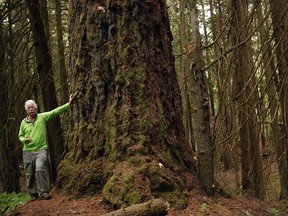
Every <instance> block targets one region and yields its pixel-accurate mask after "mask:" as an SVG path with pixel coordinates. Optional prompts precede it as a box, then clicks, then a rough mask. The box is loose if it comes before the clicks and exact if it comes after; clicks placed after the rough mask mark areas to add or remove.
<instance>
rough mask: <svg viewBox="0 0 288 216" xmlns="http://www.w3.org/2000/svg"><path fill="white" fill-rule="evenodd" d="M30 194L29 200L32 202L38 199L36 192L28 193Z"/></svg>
mask: <svg viewBox="0 0 288 216" xmlns="http://www.w3.org/2000/svg"><path fill="white" fill-rule="evenodd" d="M30 196H31V198H30V200H29V202H33V201H35V200H37V199H38V194H30Z"/></svg>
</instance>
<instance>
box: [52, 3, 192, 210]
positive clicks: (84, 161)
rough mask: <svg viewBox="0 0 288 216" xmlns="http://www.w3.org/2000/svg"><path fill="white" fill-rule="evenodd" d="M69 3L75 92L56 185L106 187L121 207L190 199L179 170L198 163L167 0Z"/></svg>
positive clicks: (85, 189) (79, 189) (77, 189)
mask: <svg viewBox="0 0 288 216" xmlns="http://www.w3.org/2000/svg"><path fill="white" fill-rule="evenodd" d="M70 6H71V11H70V14H71V23H70V26H71V29H70V31H71V38H70V44H71V53H70V54H71V55H70V56H71V59H70V65H71V82H72V87H73V92H75V93H76V97H75V100H74V102H73V104H72V114H73V121H74V122H73V125H72V132H73V133H71V134H70V138H69V152H68V154H67V156H66V158H65V160H63V161H62V163H61V166H60V172H59V178H58V180H57V184H56V186H57V188H59V189H64V190H65V191H67V192H72V193H73V194H77V195H78V196H81V195H84V194H87V193H88V194H90V193H91V194H93V193H102V195H103V197H104V200H106V201H107V203H110V204H111V205H112V206H114V207H115V208H119V207H125V206H128V205H130V204H132V203H141V202H143V201H147V200H150V199H152V198H153V197H155V198H158V197H162V198H163V199H164V200H167V201H169V203H170V202H171V205H176V206H179V207H180V206H182V207H183V206H185V203H186V202H187V200H186V197H185V195H184V194H183V192H182V191H183V189H184V188H185V180H184V178H183V176H182V175H181V174H183V173H184V172H186V171H188V170H189V169H190V168H192V162H191V161H192V158H191V156H192V152H191V150H190V147H189V146H188V144H187V142H186V139H185V133H184V127H183V123H182V101H181V96H180V90H179V86H178V82H177V78H176V72H175V68H174V57H173V55H172V47H171V40H172V35H171V32H170V29H169V21H168V15H167V5H166V1H164V0H160V1H156V2H155V1H150V0H144V1H129V0H125V1H115V0H109V1H106V4H104V3H101V2H100V1H99V2H95V1H92V0H91V1H87V2H83V1H76V0H74V1H72V2H71V4H70ZM162 165H163V166H162ZM79 177H80V178H79Z"/></svg>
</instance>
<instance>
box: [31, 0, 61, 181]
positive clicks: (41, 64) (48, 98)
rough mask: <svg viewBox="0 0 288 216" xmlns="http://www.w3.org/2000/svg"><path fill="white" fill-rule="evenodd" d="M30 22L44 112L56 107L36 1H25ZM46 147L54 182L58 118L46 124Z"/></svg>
mask: <svg viewBox="0 0 288 216" xmlns="http://www.w3.org/2000/svg"><path fill="white" fill-rule="evenodd" d="M27 5H28V8H29V15H30V22H31V25H32V31H33V38H34V42H35V51H36V61H37V66H38V72H39V75H40V79H41V90H42V95H43V104H44V108H45V110H46V111H49V110H52V109H54V108H56V107H57V106H58V104H57V99H56V91H55V83H54V78H53V71H52V59H51V55H50V52H49V47H48V41H47V38H46V34H45V28H44V24H43V22H42V19H41V13H40V10H39V8H40V5H39V1H38V0H27ZM47 128H48V145H49V155H50V165H51V173H50V174H51V178H52V181H53V182H54V181H55V179H56V177H57V166H58V164H59V163H60V160H61V158H62V154H63V151H64V147H63V146H64V136H63V131H62V127H61V122H60V118H59V117H56V118H55V119H54V120H53V121H51V122H48V124H47Z"/></svg>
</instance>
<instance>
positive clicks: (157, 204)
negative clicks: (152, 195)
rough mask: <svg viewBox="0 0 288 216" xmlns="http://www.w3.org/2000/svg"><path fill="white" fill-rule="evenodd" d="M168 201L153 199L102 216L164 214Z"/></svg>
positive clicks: (160, 215) (149, 215) (158, 215)
mask: <svg viewBox="0 0 288 216" xmlns="http://www.w3.org/2000/svg"><path fill="white" fill-rule="evenodd" d="M168 209H169V203H168V202H166V201H163V200H162V199H153V200H149V201H147V202H144V203H140V204H133V205H131V206H128V207H126V208H122V209H119V210H116V211H113V212H109V213H107V214H104V215H102V216H165V215H167V211H168Z"/></svg>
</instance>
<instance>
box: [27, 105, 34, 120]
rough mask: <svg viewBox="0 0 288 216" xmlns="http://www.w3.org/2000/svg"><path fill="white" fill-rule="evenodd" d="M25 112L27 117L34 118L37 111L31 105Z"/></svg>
mask: <svg viewBox="0 0 288 216" xmlns="http://www.w3.org/2000/svg"><path fill="white" fill-rule="evenodd" d="M26 111H27V113H28V115H29V116H31V117H33V116H35V114H36V112H37V109H36V108H35V107H34V105H33V104H29V105H28V107H27V110H26Z"/></svg>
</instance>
